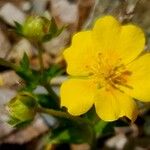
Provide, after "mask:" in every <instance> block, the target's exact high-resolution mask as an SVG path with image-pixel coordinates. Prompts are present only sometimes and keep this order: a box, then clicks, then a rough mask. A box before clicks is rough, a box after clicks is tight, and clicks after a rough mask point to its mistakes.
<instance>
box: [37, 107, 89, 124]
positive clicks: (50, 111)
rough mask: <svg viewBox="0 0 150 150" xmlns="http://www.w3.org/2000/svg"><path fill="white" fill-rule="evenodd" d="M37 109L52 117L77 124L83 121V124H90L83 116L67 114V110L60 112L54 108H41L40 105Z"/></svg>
mask: <svg viewBox="0 0 150 150" xmlns="http://www.w3.org/2000/svg"><path fill="white" fill-rule="evenodd" d="M37 111H38V112H40V113H46V114H49V115H52V116H54V117H59V118H66V119H69V120H72V121H75V122H77V123H79V124H82V123H84V124H88V125H91V122H89V121H88V120H86V119H84V118H80V117H76V116H72V115H70V114H68V113H67V112H62V111H58V110H54V109H47V108H41V107H40V108H38V110H37Z"/></svg>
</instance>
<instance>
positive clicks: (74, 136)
mask: <svg viewBox="0 0 150 150" xmlns="http://www.w3.org/2000/svg"><path fill="white" fill-rule="evenodd" d="M92 139H93V131H92V129H91V127H90V126H89V125H88V124H84V123H77V122H74V121H71V120H66V119H61V123H60V125H59V127H58V128H56V129H54V130H53V131H52V133H51V135H50V139H49V142H50V143H78V144H79V143H91V142H92Z"/></svg>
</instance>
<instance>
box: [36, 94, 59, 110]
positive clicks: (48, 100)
mask: <svg viewBox="0 0 150 150" xmlns="http://www.w3.org/2000/svg"><path fill="white" fill-rule="evenodd" d="M37 101H38V104H39V105H40V106H42V107H44V108H52V109H59V106H58V103H57V102H56V101H55V100H54V99H53V97H52V96H51V95H49V94H38V95H37Z"/></svg>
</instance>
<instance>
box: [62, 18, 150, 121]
mask: <svg viewBox="0 0 150 150" xmlns="http://www.w3.org/2000/svg"><path fill="white" fill-rule="evenodd" d="M144 45H145V36H144V34H143V32H142V30H141V29H140V28H139V27H137V26H135V25H132V24H126V25H121V24H120V23H119V22H118V21H117V20H116V19H115V18H114V17H112V16H105V17H102V18H101V19H98V20H97V21H96V23H95V25H94V28H93V29H92V30H89V31H83V32H79V33H77V34H75V35H74V37H73V40H72V45H71V46H70V47H69V48H67V49H66V50H65V51H64V57H65V60H66V62H67V72H68V74H69V75H70V76H71V77H70V79H68V80H66V81H65V82H64V83H63V84H62V86H61V92H60V94H61V106H65V107H66V108H67V109H68V112H69V113H70V114H72V115H81V114H84V113H86V112H87V111H88V110H89V109H90V108H91V107H92V106H93V105H94V106H95V110H96V112H97V114H98V116H99V117H100V118H101V119H103V120H105V121H113V120H117V119H118V118H120V117H123V116H126V117H128V118H129V119H131V120H134V119H135V118H136V116H137V107H136V103H135V101H134V99H138V100H140V101H143V102H148V101H150V68H149V66H150V54H149V53H146V54H144V55H140V54H141V52H142V51H143V50H144ZM139 55H140V56H139Z"/></svg>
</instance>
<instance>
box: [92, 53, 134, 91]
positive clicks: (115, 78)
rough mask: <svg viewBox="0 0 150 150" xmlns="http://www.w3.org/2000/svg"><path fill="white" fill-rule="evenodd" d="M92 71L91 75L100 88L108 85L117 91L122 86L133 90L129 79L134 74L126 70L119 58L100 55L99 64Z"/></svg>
mask: <svg viewBox="0 0 150 150" xmlns="http://www.w3.org/2000/svg"><path fill="white" fill-rule="evenodd" d="M92 70H93V71H92V73H91V75H92V76H93V79H94V80H93V81H94V82H95V83H96V84H97V87H98V88H101V87H104V86H106V87H107V85H109V86H111V87H114V88H117V89H119V87H120V86H125V87H127V88H132V87H131V86H130V85H128V79H129V77H130V76H131V75H132V72H131V71H129V70H127V69H126V67H125V65H124V64H122V61H121V59H120V58H118V57H114V56H113V55H112V56H106V55H102V54H101V53H100V54H98V62H97V63H96V65H95V66H93V68H92ZM119 90H120V89H119Z"/></svg>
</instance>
